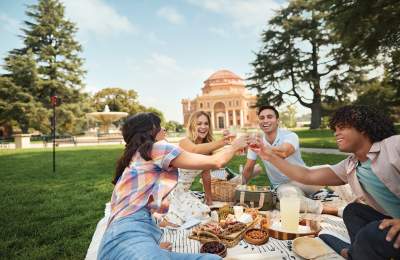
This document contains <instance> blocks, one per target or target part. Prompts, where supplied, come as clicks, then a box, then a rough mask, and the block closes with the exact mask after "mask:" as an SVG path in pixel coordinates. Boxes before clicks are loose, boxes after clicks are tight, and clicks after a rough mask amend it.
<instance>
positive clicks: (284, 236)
mask: <svg viewBox="0 0 400 260" xmlns="http://www.w3.org/2000/svg"><path fill="white" fill-rule="evenodd" d="M304 224H306V225H304ZM299 225H300V226H308V227H309V228H310V231H309V232H288V231H282V230H281V229H278V228H275V227H274V226H271V227H269V228H268V234H269V236H270V237H273V238H276V239H280V240H293V239H295V238H297V237H304V236H310V237H315V236H317V235H318V233H319V232H320V231H321V226H320V225H319V222H318V221H314V220H307V221H306V223H304V222H301V223H299Z"/></svg>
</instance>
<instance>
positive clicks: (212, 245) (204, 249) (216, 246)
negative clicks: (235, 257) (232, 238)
mask: <svg viewBox="0 0 400 260" xmlns="http://www.w3.org/2000/svg"><path fill="white" fill-rule="evenodd" d="M200 253H209V254H215V255H219V256H220V257H225V256H226V253H227V252H226V246H225V245H224V244H222V243H221V242H218V241H211V242H206V243H204V244H203V245H202V246H201V248H200Z"/></svg>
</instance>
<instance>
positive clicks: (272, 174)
mask: <svg viewBox="0 0 400 260" xmlns="http://www.w3.org/2000/svg"><path fill="white" fill-rule="evenodd" d="M258 120H259V126H260V129H261V130H262V131H263V133H264V135H263V138H262V139H263V143H264V145H266V146H270V147H271V149H272V151H274V153H275V154H277V155H278V156H279V157H281V158H283V159H285V160H286V161H287V162H289V163H292V164H295V165H301V166H305V163H304V161H303V159H302V158H301V153H300V144H299V137H298V136H297V134H296V133H294V132H291V131H288V130H285V129H281V128H279V113H278V111H277V110H276V109H275V107H273V106H261V107H260V108H259V109H258ZM256 160H257V154H256V153H255V152H253V151H252V150H250V149H249V151H248V153H247V161H246V164H245V166H244V169H243V184H246V183H247V182H248V181H249V180H250V179H251V178H253V177H255V176H256V175H258V174H259V173H260V172H261V168H259V167H255V166H256ZM263 163H264V166H265V169H266V172H267V175H268V178H269V180H270V182H271V185H272V187H273V188H277V187H278V186H279V185H281V184H287V183H289V184H290V185H285V189H288V188H289V189H290V188H291V187H290V186H293V189H292V190H293V191H294V192H297V191H299V189H298V188H300V190H301V191H299V193H303V192H304V193H305V194H306V195H310V194H312V193H314V192H316V191H318V190H319V189H320V188H321V186H311V185H304V184H301V183H298V182H294V181H291V180H290V179H289V178H288V177H287V176H286V175H284V174H282V173H281V172H280V171H279V170H278V169H277V168H276V167H275V166H274V165H272V164H271V163H270V162H268V161H266V160H263ZM282 188H283V186H282ZM279 192H280V191H279V188H278V193H279ZM300 195H303V194H300ZM301 209H302V211H307V212H314V213H321V212H322V210H323V209H322V204H321V203H320V202H318V201H313V200H310V199H306V198H304V199H303V200H302V203H301ZM327 213H328V212H327Z"/></svg>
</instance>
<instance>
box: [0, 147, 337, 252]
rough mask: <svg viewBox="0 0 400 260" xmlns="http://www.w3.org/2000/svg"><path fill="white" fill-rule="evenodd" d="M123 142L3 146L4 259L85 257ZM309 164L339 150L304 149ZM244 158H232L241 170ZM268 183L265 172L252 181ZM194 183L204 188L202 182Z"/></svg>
mask: <svg viewBox="0 0 400 260" xmlns="http://www.w3.org/2000/svg"><path fill="white" fill-rule="evenodd" d="M121 150H122V146H106V147H105V146H98V147H78V148H60V149H58V151H57V160H58V164H57V173H55V174H54V173H53V172H52V168H51V165H52V164H51V160H52V153H51V150H50V149H48V150H43V149H35V150H24V151H15V150H0V178H1V179H0V196H1V198H2V200H1V201H2V202H1V203H0V222H1V226H0V234H1V236H0V259H83V258H84V256H85V254H86V250H87V248H88V246H89V243H90V240H91V237H92V235H93V232H94V230H95V227H96V224H97V222H98V221H99V220H100V219H101V218H102V216H103V214H104V212H103V211H104V204H105V203H106V202H107V201H108V200H109V199H110V196H111V192H112V185H111V183H110V180H111V176H112V173H113V171H114V165H115V161H116V159H117V158H118V156H119V155H120V153H121ZM303 158H304V160H305V161H306V163H307V164H308V165H315V164H325V163H336V162H338V161H339V160H341V159H342V158H343V156H337V155H316V154H303ZM244 162H245V158H244V157H243V156H238V157H236V158H235V159H234V160H232V162H231V163H230V164H229V167H231V168H232V169H234V170H238V167H239V164H241V163H242V164H244ZM252 183H254V184H265V183H267V180H266V178H265V175H262V176H259V177H258V178H256V179H254V180H253V181H252ZM194 188H196V189H199V188H201V187H200V186H199V185H198V184H195V185H194Z"/></svg>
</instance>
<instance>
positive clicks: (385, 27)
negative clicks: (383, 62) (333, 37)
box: [318, 0, 400, 57]
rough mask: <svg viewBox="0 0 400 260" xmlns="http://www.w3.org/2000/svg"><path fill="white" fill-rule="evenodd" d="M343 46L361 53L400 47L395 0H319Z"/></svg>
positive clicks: (399, 7) (398, 6) (371, 54)
mask: <svg viewBox="0 0 400 260" xmlns="http://www.w3.org/2000/svg"><path fill="white" fill-rule="evenodd" d="M318 4H319V6H320V7H321V8H324V9H325V10H327V11H328V21H329V22H330V23H332V24H333V25H332V28H333V29H334V31H335V32H336V33H337V35H338V36H339V39H340V41H341V42H342V43H343V45H344V46H345V47H346V48H351V50H352V51H353V52H354V53H357V54H358V55H360V56H363V55H364V56H368V57H375V56H376V55H377V54H379V53H383V52H388V51H389V52H391V50H392V49H400V30H399V28H400V19H399V17H400V4H399V1H398V0H384V1H378V0H319V3H318Z"/></svg>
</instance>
